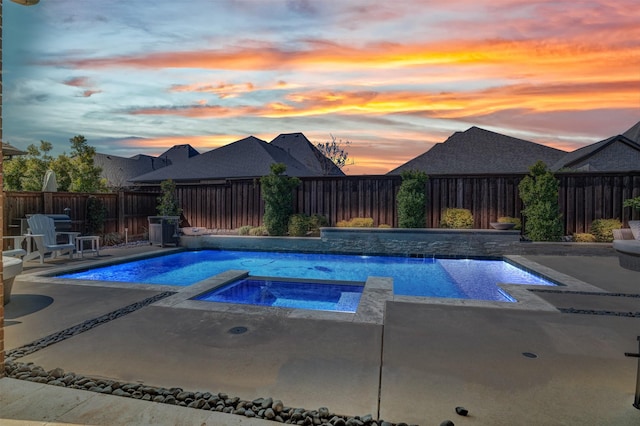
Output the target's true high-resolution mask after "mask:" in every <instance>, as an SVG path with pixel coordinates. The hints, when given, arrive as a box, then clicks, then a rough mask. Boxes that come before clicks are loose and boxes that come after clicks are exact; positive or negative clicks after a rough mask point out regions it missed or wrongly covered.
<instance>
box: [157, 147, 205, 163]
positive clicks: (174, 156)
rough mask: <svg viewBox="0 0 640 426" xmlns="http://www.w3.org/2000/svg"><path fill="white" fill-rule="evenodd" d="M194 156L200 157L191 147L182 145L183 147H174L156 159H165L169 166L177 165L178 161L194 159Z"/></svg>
mask: <svg viewBox="0 0 640 426" xmlns="http://www.w3.org/2000/svg"><path fill="white" fill-rule="evenodd" d="M196 155H200V153H199V152H198V151H196V150H195V149H194V148H193V147H192V146H191V145H189V144H183V145H174V146H172V147H171V148H169V149H168V150H166V151H165V152H163V153H162V154H160V155H159V156H158V158H165V159H167V160H169V162H170V163H171V164H175V163H178V162H180V161H184V160H188V159H189V158H191V157H195V156H196Z"/></svg>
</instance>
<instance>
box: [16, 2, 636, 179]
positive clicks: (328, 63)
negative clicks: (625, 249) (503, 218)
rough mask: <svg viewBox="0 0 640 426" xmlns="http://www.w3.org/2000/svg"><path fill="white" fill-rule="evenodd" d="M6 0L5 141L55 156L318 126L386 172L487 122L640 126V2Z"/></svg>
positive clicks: (607, 132) (489, 125)
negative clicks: (48, 147)
mask: <svg viewBox="0 0 640 426" xmlns="http://www.w3.org/2000/svg"><path fill="white" fill-rule="evenodd" d="M3 3H4V5H3V84H4V86H3V88H4V89H3V90H4V92H3V120H4V121H3V130H4V135H3V140H4V141H7V142H9V143H11V144H13V145H15V146H17V147H19V148H23V149H24V148H26V147H27V146H28V145H30V144H38V143H39V141H40V140H46V141H49V142H52V143H53V145H54V149H55V152H54V155H57V154H59V153H62V152H63V151H66V152H68V151H69V149H70V145H69V138H71V137H73V136H75V135H78V134H82V135H84V136H85V137H86V138H87V140H88V142H89V145H91V146H94V147H96V149H97V151H98V152H102V153H110V154H113V155H120V156H123V157H130V156H133V155H136V154H148V155H158V154H160V153H162V152H163V151H165V150H167V149H168V148H170V147H171V146H173V145H176V144H184V143H188V144H191V145H192V146H193V147H194V148H196V149H197V150H198V151H200V152H201V153H203V152H206V151H209V150H211V149H214V148H217V147H219V146H222V145H225V144H228V143H231V142H234V141H236V140H238V139H242V138H244V137H246V136H249V135H254V136H256V137H259V138H261V139H264V140H266V141H270V140H272V139H273V138H275V137H276V136H277V135H278V134H280V133H291V132H303V133H304V134H305V135H306V136H307V137H308V138H309V140H311V141H312V142H313V143H318V142H324V141H327V140H330V135H333V136H335V137H336V139H338V140H340V139H341V140H349V141H351V145H350V147H349V149H348V151H349V156H350V158H351V159H352V160H354V161H355V163H354V164H352V165H350V166H348V167H347V168H346V173H347V174H350V175H355V174H384V173H386V172H388V171H389V170H391V169H393V168H395V167H397V166H399V165H400V164H403V163H404V162H406V161H408V160H410V159H411V158H413V157H415V156H417V155H419V154H422V153H423V152H425V151H427V150H428V149H429V148H431V147H432V146H433V144H434V143H439V142H443V141H444V140H446V139H447V137H449V136H450V135H451V134H452V133H453V132H455V131H464V130H466V129H468V128H469V127H471V126H478V127H482V128H484V129H487V130H492V131H496V132H499V133H503V134H506V135H509V136H514V137H519V138H522V139H527V140H530V141H534V142H538V143H543V144H547V145H550V146H554V147H557V148H560V149H564V150H573V149H576V148H579V147H581V146H584V145H587V144H590V143H594V142H597V141H599V140H602V139H605V138H607V137H609V136H613V135H616V134H619V133H622V132H624V131H625V130H627V129H628V128H630V127H631V126H632V125H633V124H635V123H636V122H638V121H640V7H638V4H637V0H600V1H575V0H553V1H537V2H535V1H520V0H494V1H484V2H482V1H480V2H479V1H476V0H474V1H471V0H447V1H439V0H435V1H434V0H393V1H389V0H387V1H377V0H375V1H374V0H324V1H320V0H315V1H312V0H301V1H294V0H189V1H181V0H155V1H151V2H146V1H145V2H143V1H138V0H100V1H87V0H41V1H40V4H38V5H36V6H30V7H24V6H20V5H17V4H15V3H13V2H11V1H8V0H6V1H4V2H3Z"/></svg>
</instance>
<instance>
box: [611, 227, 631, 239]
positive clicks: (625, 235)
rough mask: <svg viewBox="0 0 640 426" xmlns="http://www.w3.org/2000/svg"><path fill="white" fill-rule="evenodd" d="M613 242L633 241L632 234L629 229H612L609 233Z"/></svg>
mask: <svg viewBox="0 0 640 426" xmlns="http://www.w3.org/2000/svg"><path fill="white" fill-rule="evenodd" d="M611 233H612V234H613V239H614V240H633V239H634V238H633V233H632V232H631V229H629V228H622V229H613V230H612V231H611Z"/></svg>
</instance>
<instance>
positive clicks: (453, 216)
mask: <svg viewBox="0 0 640 426" xmlns="http://www.w3.org/2000/svg"><path fill="white" fill-rule="evenodd" d="M440 227H441V228H450V229H471V228H473V215H472V214H471V210H468V209H446V210H445V211H444V212H442V219H441V220H440Z"/></svg>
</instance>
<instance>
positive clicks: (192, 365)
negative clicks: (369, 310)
mask: <svg viewBox="0 0 640 426" xmlns="http://www.w3.org/2000/svg"><path fill="white" fill-rule="evenodd" d="M149 250H159V249H158V248H155V247H149V246H147V247H139V248H134V249H111V250H104V252H101V254H102V256H101V257H100V258H95V257H85V258H84V259H74V260H73V261H71V262H66V263H67V264H69V263H70V264H73V265H79V264H82V263H85V264H91V263H97V262H100V261H103V260H105V259H115V258H117V257H120V256H125V255H130V254H132V253H136V252H146V251H149ZM165 250H166V249H165ZM526 259H527V260H528V261H533V262H536V263H538V264H539V265H542V266H543V267H548V268H552V269H554V270H556V271H559V272H561V273H564V274H566V275H569V276H570V277H572V278H573V279H572V280H570V281H571V282H572V285H571V286H569V287H563V288H561V290H562V292H528V291H526V290H523V291H524V292H526V293H528V297H531V298H533V299H536V301H537V302H536V303H531V304H530V305H527V306H530V308H527V306H524V307H520V308H514V307H510V306H506V305H510V304H506V303H505V304H502V306H501V307H496V303H487V304H482V303H480V304H473V303H465V302H463V301H443V300H423V301H422V302H427V303H408V302H407V300H406V298H397V299H396V300H394V301H390V302H388V303H387V305H386V311H385V313H384V324H375V323H368V322H357V321H343V320H341V321H330V320H326V319H318V318H304V317H303V318H291V317H288V316H286V315H284V314H283V312H285V310H279V309H276V308H273V309H263V310H257V311H256V310H253V311H252V312H251V313H241V312H238V310H229V311H216V310H202V309H186V308H181V307H176V306H166V305H163V304H162V303H153V304H150V305H149V306H146V307H143V308H141V309H138V310H136V311H135V312H132V313H130V314H128V315H124V316H122V317H119V318H117V319H114V320H112V321H109V322H107V323H105V324H102V325H99V326H97V327H95V328H93V329H91V330H89V331H86V332H84V333H81V334H78V335H75V336H73V337H70V338H68V339H66V340H64V341H61V342H59V343H55V344H53V345H51V346H48V347H46V348H44V349H41V350H39V351H36V352H34V353H32V354H29V355H26V356H24V357H21V358H19V359H17V360H16V361H17V362H33V363H35V364H37V365H40V366H42V367H43V368H44V369H46V370H50V369H53V368H56V367H60V368H62V369H64V370H65V371H72V372H75V373H77V374H82V375H85V376H91V377H96V378H109V379H116V380H118V381H122V382H132V383H144V384H146V385H150V386H164V387H181V388H183V389H185V390H192V391H210V392H225V393H228V394H230V395H234V396H238V397H240V398H242V399H247V400H252V399H254V398H258V397H273V398H274V399H280V400H282V401H283V402H284V403H285V405H288V406H291V407H304V408H307V409H318V408H319V407H328V408H329V409H330V410H331V411H332V412H335V413H339V414H345V415H365V414H372V415H373V416H374V418H382V419H385V420H387V421H390V422H407V423H414V424H420V425H431V424H436V425H437V424H440V422H442V421H443V420H445V419H451V420H452V421H453V422H454V423H455V424H456V425H514V424H523V425H524V424H526V425H549V424H554V425H604V424H607V425H609V424H610V425H637V424H640V410H638V409H636V408H634V407H633V406H632V403H633V400H634V393H635V386H636V371H637V367H638V362H637V361H636V360H635V359H633V358H628V357H625V356H624V353H625V352H637V351H638V340H637V336H639V335H640V298H639V297H633V296H638V295H640V273H638V272H633V271H628V270H625V269H622V268H620V267H619V265H618V260H617V257H615V254H614V252H613V251H612V254H611V256H610V257H609V256H599V257H593V256H526ZM62 263H65V262H62ZM58 266H61V263H57V261H56V262H47V263H45V265H44V266H43V265H39V264H36V263H34V262H29V263H28V264H27V268H26V271H25V274H24V275H23V276H21V277H18V279H16V283H15V284H14V289H13V296H12V300H11V303H9V304H8V305H6V306H5V329H4V330H5V346H6V348H5V350H6V351H10V350H12V349H15V348H18V347H20V346H22V345H24V344H27V343H29V342H33V341H34V340H37V339H39V338H42V337H44V336H47V335H49V334H51V333H54V332H57V331H60V330H63V329H65V328H68V327H71V326H74V325H76V324H78V323H81V322H83V321H86V320H89V319H92V318H96V317H98V316H100V315H104V314H106V313H109V312H112V311H114V310H116V309H118V308H121V307H123V306H127V305H129V304H131V303H134V302H136V301H140V300H143V299H145V298H148V297H150V296H152V295H154V294H158V293H160V292H161V290H154V289H148V288H137V287H130V288H121V287H118V288H112V287H111V288H110V287H103V286H88V285H78V284H72V283H69V284H60V283H57V282H55V283H54V282H51V280H48V279H46V278H44V277H37V278H36V277H35V275H32V274H31V273H32V272H37V271H42V270H45V269H53V268H56V267H58ZM30 275H32V276H31V277H30ZM162 291H164V290H162ZM607 293H608V294H607ZM555 308H558V309H555ZM571 309H573V310H571ZM572 312H584V313H572ZM629 313H635V315H630V314H629ZM595 314H598V315H595ZM239 326H241V327H246V328H247V332H246V333H243V334H232V333H229V331H230V330H231V329H232V328H234V327H239ZM525 353H527V354H535V355H537V357H536V358H531V357H528V356H525V355H523V354H525ZM0 405H1V406H2V410H1V411H0V423H2V424H16V425H17V424H28V425H32V424H33V425H35V424H56V423H65V424H95V425H98V424H105V425H106V424H109V425H113V424H165V425H174V424H185V425H186V424H210V425H218V424H225V425H227V424H228V425H236V424H237V425H266V424H274V423H273V422H268V421H265V420H256V419H250V418H246V417H241V416H233V415H226V414H224V415H223V414H221V413H215V412H210V411H203V410H196V409H190V408H184V407H178V406H172V405H167V404H159V403H154V402H145V401H139V400H134V399H131V398H123V397H116V396H112V395H102V394H98V393H94V392H87V391H80V390H75V389H66V388H62V387H56V386H50V385H42V384H37V383H31V382H26V381H21V380H15V379H10V378H3V379H0ZM456 406H464V407H465V408H467V409H468V410H469V416H468V417H462V416H458V415H457V414H456V413H455V407H456Z"/></svg>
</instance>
